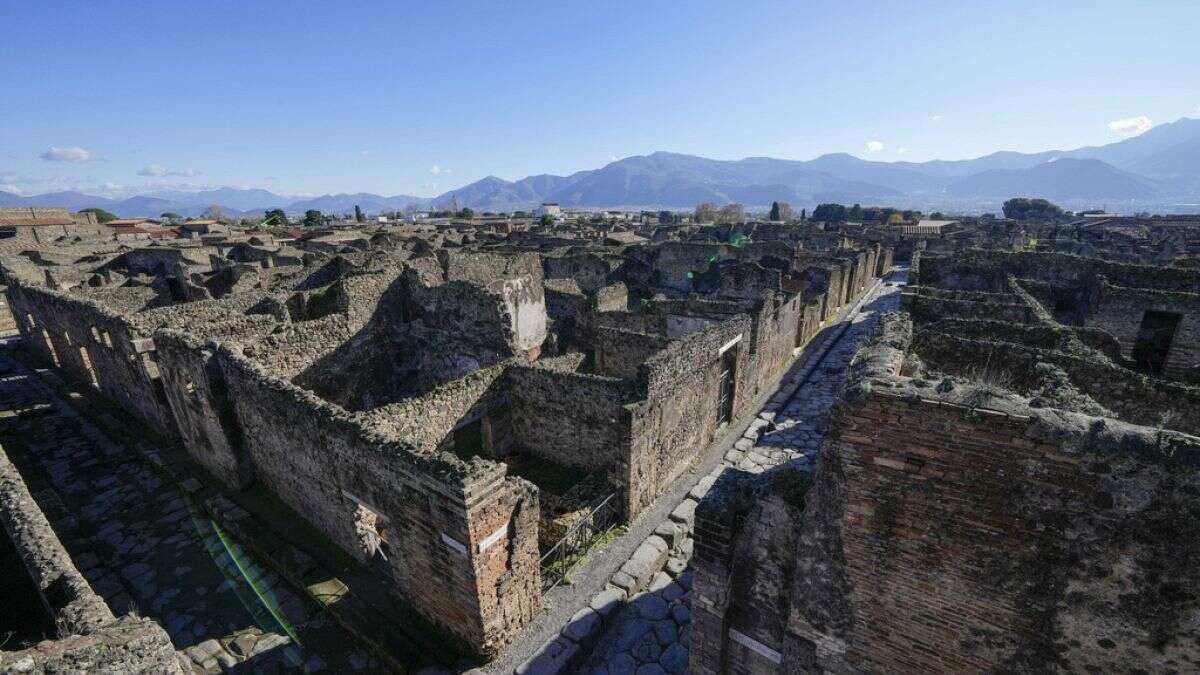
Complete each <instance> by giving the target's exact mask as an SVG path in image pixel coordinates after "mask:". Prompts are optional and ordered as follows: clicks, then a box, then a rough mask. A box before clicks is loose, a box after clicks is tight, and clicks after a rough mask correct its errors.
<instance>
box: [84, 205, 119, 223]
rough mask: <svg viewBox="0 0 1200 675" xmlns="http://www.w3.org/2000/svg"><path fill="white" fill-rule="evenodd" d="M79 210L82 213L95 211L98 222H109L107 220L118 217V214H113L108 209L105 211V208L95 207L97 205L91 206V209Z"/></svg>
mask: <svg viewBox="0 0 1200 675" xmlns="http://www.w3.org/2000/svg"><path fill="white" fill-rule="evenodd" d="M79 212H80V213H94V214H96V222H98V223H107V222H108V221H110V220H116V219H117V217H116V216H114V215H113V214H111V213H109V212H108V211H105V210H104V209H98V208H95V207H92V208H89V209H79Z"/></svg>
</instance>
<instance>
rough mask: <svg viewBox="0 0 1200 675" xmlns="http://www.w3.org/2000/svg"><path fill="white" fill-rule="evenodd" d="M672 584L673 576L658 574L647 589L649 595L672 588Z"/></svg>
mask: <svg viewBox="0 0 1200 675" xmlns="http://www.w3.org/2000/svg"><path fill="white" fill-rule="evenodd" d="M671 583H672V580H671V575H669V574H667V573H666V572H659V573H658V574H655V575H654V579H652V580H651V581H650V585H649V586H647V587H646V591H647V592H649V593H657V592H659V591H661V590H663V589H664V588H666V587H668V586H670V585H671Z"/></svg>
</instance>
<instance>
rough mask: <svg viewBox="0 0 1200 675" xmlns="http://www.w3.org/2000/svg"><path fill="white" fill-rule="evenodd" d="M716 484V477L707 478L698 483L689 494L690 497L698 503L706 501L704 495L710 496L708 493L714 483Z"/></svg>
mask: <svg viewBox="0 0 1200 675" xmlns="http://www.w3.org/2000/svg"><path fill="white" fill-rule="evenodd" d="M716 482H717V478H716V476H705V477H704V478H701V479H700V480H699V481H697V482H696V485H695V487H693V488H692V490H691V491H690V492H688V496H689V497H691V498H692V499H695V500H696V501H700V500H701V499H704V495H706V494H708V491H709V490H710V489H712V486H713V483H716Z"/></svg>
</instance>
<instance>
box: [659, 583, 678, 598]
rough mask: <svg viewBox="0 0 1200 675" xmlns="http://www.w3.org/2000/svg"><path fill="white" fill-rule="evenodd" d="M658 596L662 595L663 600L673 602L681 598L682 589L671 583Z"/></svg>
mask: <svg viewBox="0 0 1200 675" xmlns="http://www.w3.org/2000/svg"><path fill="white" fill-rule="evenodd" d="M660 595H662V598H663V600H666V601H667V602H674V601H676V600H678V599H679V598H680V597H682V596H683V588H682V587H681V586H680V585H679V584H677V583H675V582H671V584H670V585H668V586H667V587H666V588H664V589H663V590H662V593H661V594H660Z"/></svg>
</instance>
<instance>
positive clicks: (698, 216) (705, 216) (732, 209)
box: [692, 202, 746, 223]
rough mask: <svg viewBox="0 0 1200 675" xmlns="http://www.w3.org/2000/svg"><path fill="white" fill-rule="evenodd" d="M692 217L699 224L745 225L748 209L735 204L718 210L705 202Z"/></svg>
mask: <svg viewBox="0 0 1200 675" xmlns="http://www.w3.org/2000/svg"><path fill="white" fill-rule="evenodd" d="M692 217H693V219H694V220H695V221H696V222H697V223H744V222H746V207H745V206H742V205H741V204H736V203H734V204H726V205H725V206H722V207H720V208H717V207H716V206H715V205H713V204H712V203H711V202H704V203H703V204H700V205H699V206H697V207H696V211H695V213H694V214H693V215H692Z"/></svg>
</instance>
